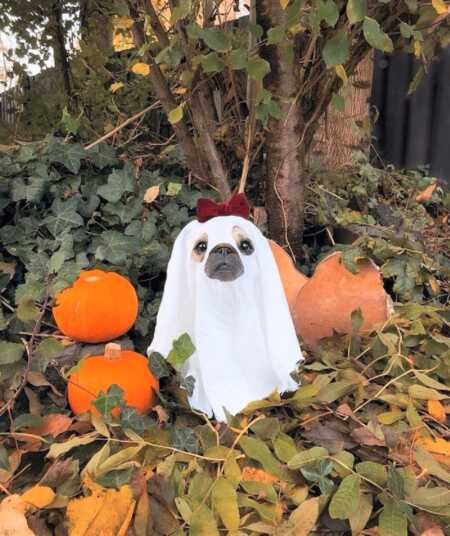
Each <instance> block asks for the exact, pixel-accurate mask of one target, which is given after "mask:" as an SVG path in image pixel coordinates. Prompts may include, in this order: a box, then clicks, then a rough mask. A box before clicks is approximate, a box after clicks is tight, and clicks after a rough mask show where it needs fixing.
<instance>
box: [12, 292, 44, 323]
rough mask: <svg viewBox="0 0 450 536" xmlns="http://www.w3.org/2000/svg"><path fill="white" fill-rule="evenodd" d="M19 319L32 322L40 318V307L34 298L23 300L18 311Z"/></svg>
mask: <svg viewBox="0 0 450 536" xmlns="http://www.w3.org/2000/svg"><path fill="white" fill-rule="evenodd" d="M16 314H17V318H18V319H19V320H22V322H31V321H32V320H36V319H37V318H38V317H39V314H40V311H39V307H37V306H36V304H35V301H34V299H33V298H22V299H21V300H20V302H19V305H18V307H17V310H16Z"/></svg>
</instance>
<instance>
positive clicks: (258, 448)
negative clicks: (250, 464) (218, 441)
mask: <svg viewBox="0 0 450 536" xmlns="http://www.w3.org/2000/svg"><path fill="white" fill-rule="evenodd" d="M239 445H240V446H241V448H242V450H243V451H244V452H245V454H246V455H247V456H248V457H249V458H251V459H252V460H256V461H258V462H259V463H260V464H261V465H262V466H263V468H264V470H265V471H267V472H268V473H270V474H271V475H273V476H276V477H277V478H279V479H281V480H286V479H287V475H286V472H285V471H284V468H283V465H282V464H281V463H280V462H279V461H278V460H277V459H276V458H275V456H274V455H273V454H272V452H271V451H270V449H269V447H268V446H267V445H266V444H265V443H264V441H261V439H256V438H254V437H246V436H244V437H242V438H241V439H240V441H239Z"/></svg>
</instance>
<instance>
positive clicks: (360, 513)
mask: <svg viewBox="0 0 450 536" xmlns="http://www.w3.org/2000/svg"><path fill="white" fill-rule="evenodd" d="M372 509H373V506H372V496H371V495H368V494H367V495H366V494H363V495H361V497H360V500H359V506H358V509H357V510H355V512H353V514H352V515H351V516H350V517H349V519H348V520H349V522H350V527H351V529H352V534H361V533H362V531H363V530H364V529H365V527H366V525H367V523H368V522H369V519H370V516H371V515H372Z"/></svg>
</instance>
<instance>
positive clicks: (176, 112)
mask: <svg viewBox="0 0 450 536" xmlns="http://www.w3.org/2000/svg"><path fill="white" fill-rule="evenodd" d="M167 119H168V120H169V122H170V123H171V124H172V125H175V124H176V123H179V122H180V121H181V120H182V119H183V105H181V104H180V105H179V106H177V107H176V108H173V110H170V112H169V115H168V116H167Z"/></svg>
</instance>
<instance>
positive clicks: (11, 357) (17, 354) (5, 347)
mask: <svg viewBox="0 0 450 536" xmlns="http://www.w3.org/2000/svg"><path fill="white" fill-rule="evenodd" d="M23 352H24V347H23V344H16V343H14V342H5V341H2V342H0V365H9V364H10V363H15V362H16V361H19V360H20V359H21V358H22V355H23Z"/></svg>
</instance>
